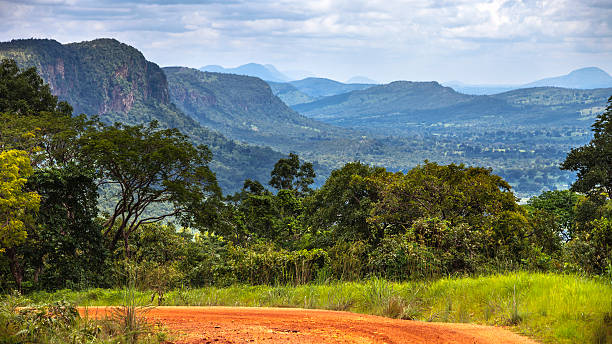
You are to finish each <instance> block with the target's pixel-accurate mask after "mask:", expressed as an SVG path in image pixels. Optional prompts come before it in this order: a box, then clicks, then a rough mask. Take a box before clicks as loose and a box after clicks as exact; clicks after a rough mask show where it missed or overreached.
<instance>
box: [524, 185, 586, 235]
mask: <svg viewBox="0 0 612 344" xmlns="http://www.w3.org/2000/svg"><path fill="white" fill-rule="evenodd" d="M579 198H580V196H579V195H578V194H577V193H575V192H572V191H570V190H554V191H546V192H543V193H542V194H541V195H539V196H534V197H532V198H530V199H529V201H527V205H528V206H529V208H531V209H533V212H534V213H537V212H538V211H539V214H540V215H542V216H544V217H547V216H546V215H544V214H543V212H546V213H548V214H550V215H552V216H553V217H554V218H555V223H556V226H557V227H558V229H557V230H556V232H558V233H559V234H562V235H563V236H564V237H565V238H566V239H569V238H571V237H572V235H573V232H574V230H575V227H576V226H575V222H576V206H577V204H578V201H579Z"/></svg>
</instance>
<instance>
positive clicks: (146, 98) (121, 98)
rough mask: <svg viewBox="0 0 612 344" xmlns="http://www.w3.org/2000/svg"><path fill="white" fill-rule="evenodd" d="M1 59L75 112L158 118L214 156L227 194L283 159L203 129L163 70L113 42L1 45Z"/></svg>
mask: <svg viewBox="0 0 612 344" xmlns="http://www.w3.org/2000/svg"><path fill="white" fill-rule="evenodd" d="M0 57H1V58H11V59H14V60H16V62H17V63H18V64H19V65H20V67H22V68H24V67H32V66H33V67H36V68H37V70H38V71H39V73H40V75H41V76H42V78H43V79H44V80H45V82H47V83H49V84H50V86H51V88H52V91H53V93H54V94H55V95H57V96H58V97H59V98H60V99H62V100H66V101H68V102H69V103H70V104H72V105H73V107H74V110H75V113H86V114H88V115H99V116H100V118H101V119H102V120H103V121H106V122H115V121H119V122H122V123H126V124H140V123H144V122H148V121H151V120H154V119H155V120H158V121H159V122H160V123H161V124H162V125H163V126H167V127H175V128H179V129H180V130H181V131H182V132H183V133H185V134H187V135H190V136H191V137H192V138H193V140H194V141H195V142H197V143H203V144H206V145H208V146H209V147H210V148H211V150H212V152H213V155H214V161H213V170H214V171H215V172H216V174H217V178H218V180H219V184H220V185H221V186H222V187H223V189H224V191H226V192H228V191H234V190H237V189H239V188H240V187H241V186H242V182H243V181H244V179H246V178H257V179H261V180H267V179H266V178H268V176H269V171H270V170H271V168H272V166H273V165H274V163H275V162H276V161H277V160H278V158H279V157H280V156H281V155H280V154H279V153H277V152H274V151H273V150H271V149H268V148H261V147H255V146H248V145H244V144H239V143H236V142H233V141H231V140H228V139H227V138H225V137H224V136H222V135H220V134H219V133H217V132H215V131H212V130H210V129H207V128H204V127H202V126H201V125H199V124H198V123H197V122H196V121H195V120H193V119H192V118H190V117H189V116H186V115H185V114H184V113H183V112H181V111H180V110H179V109H178V108H177V107H176V106H174V104H172V103H171V101H170V92H169V90H168V83H167V80H166V76H165V74H164V72H163V71H162V70H161V68H159V67H158V66H157V65H156V64H154V63H152V62H149V61H147V60H146V59H145V58H144V56H143V55H142V53H140V52H139V51H138V50H136V49H134V48H132V47H130V46H128V45H126V44H123V43H120V42H118V41H116V40H114V39H98V40H94V41H89V42H81V43H71V44H66V45H62V44H60V43H59V42H57V41H54V40H34V39H28V40H14V41H11V42H3V43H0Z"/></svg>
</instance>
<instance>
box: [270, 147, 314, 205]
mask: <svg viewBox="0 0 612 344" xmlns="http://www.w3.org/2000/svg"><path fill="white" fill-rule="evenodd" d="M270 176H271V177H272V178H271V179H270V181H269V182H268V184H270V186H272V187H273V188H275V189H277V190H283V189H285V190H295V191H297V192H298V193H299V194H302V195H304V194H307V193H310V192H311V191H312V190H311V189H310V185H311V184H312V183H314V178H315V177H316V175H315V172H314V168H313V166H312V163H310V162H304V163H300V157H299V156H298V155H297V154H294V153H289V157H288V158H286V159H279V160H278V162H276V164H275V165H274V169H273V170H272V172H270Z"/></svg>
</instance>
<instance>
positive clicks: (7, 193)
mask: <svg viewBox="0 0 612 344" xmlns="http://www.w3.org/2000/svg"><path fill="white" fill-rule="evenodd" d="M32 173H33V171H32V167H31V166H30V160H29V159H28V155H27V153H26V152H23V151H18V150H9V151H3V152H0V245H1V246H0V249H4V248H7V247H12V246H14V245H17V244H20V243H22V242H23V241H25V239H26V237H27V230H26V226H25V224H24V221H25V218H26V217H27V216H28V215H30V216H31V212H32V211H36V210H38V206H39V204H40V196H39V195H38V194H37V193H36V192H28V191H27V190H26V189H25V184H26V182H27V178H28V177H30V176H31V175H32Z"/></svg>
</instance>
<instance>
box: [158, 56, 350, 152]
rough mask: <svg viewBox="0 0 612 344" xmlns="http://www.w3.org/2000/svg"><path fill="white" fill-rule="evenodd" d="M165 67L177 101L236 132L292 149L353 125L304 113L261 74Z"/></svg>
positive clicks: (244, 138)
mask: <svg viewBox="0 0 612 344" xmlns="http://www.w3.org/2000/svg"><path fill="white" fill-rule="evenodd" d="M163 70H164V72H165V73H166V75H167V77H168V84H169V86H170V96H171V99H172V101H173V102H174V103H175V104H176V105H177V106H178V107H179V108H180V109H181V110H183V111H184V112H185V113H186V114H188V115H190V116H191V117H193V118H195V119H196V120H198V121H199V122H200V123H201V124H203V125H205V126H208V127H210V128H213V129H216V130H218V131H220V132H221V133H223V134H224V135H227V136H228V137H230V138H233V139H238V140H242V141H246V142H250V143H255V144H262V145H268V146H272V147H278V148H281V149H283V150H289V149H299V146H302V145H303V144H305V143H307V142H309V141H312V140H317V141H318V140H320V139H322V138H323V137H328V138H336V137H338V136H343V135H347V130H344V129H340V128H337V127H333V126H330V125H327V124H325V123H322V122H318V121H314V120H312V119H310V118H307V117H304V116H303V115H300V114H298V113H297V112H295V111H294V110H292V109H291V108H289V107H288V106H287V105H286V104H285V103H283V102H282V101H281V100H280V99H279V98H278V97H276V96H275V95H274V94H273V93H272V91H271V89H270V86H268V84H267V83H266V82H265V81H263V80H261V79H259V78H255V77H250V76H244V75H236V74H224V73H211V72H202V71H199V70H197V69H192V68H185V67H167V68H164V69H163Z"/></svg>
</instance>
